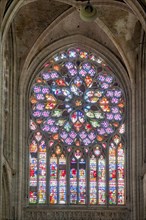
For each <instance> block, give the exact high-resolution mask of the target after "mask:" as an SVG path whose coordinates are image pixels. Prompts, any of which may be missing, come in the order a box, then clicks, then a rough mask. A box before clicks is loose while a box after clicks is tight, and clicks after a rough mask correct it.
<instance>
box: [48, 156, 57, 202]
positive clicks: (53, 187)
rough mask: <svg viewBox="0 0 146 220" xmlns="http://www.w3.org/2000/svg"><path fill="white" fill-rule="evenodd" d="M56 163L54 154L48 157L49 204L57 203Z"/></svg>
mask: <svg viewBox="0 0 146 220" xmlns="http://www.w3.org/2000/svg"><path fill="white" fill-rule="evenodd" d="M57 175H58V164H57V157H56V156H55V154H53V155H52V157H51V158H50V204H56V203H57V187H58V179H57Z"/></svg>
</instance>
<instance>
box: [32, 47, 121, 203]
mask: <svg viewBox="0 0 146 220" xmlns="http://www.w3.org/2000/svg"><path fill="white" fill-rule="evenodd" d="M30 109H31V114H30V130H31V135H30V145H29V146H30V147H29V149H30V162H29V163H30V178H29V179H30V181H29V188H30V191H29V202H30V204H37V203H38V204H41V203H43V204H51V205H54V204H70V205H72V204H84V205H86V204H90V205H106V204H109V205H124V204H125V177H124V173H125V144H124V135H125V122H124V120H125V97H124V92H123V90H122V88H121V86H120V84H119V81H118V79H117V78H116V76H115V75H114V74H113V72H112V71H111V69H110V68H109V67H108V66H107V65H106V64H105V62H104V60H103V59H102V58H100V57H98V56H96V55H95V54H93V53H90V52H86V51H84V50H81V49H77V48H73V49H68V50H66V51H62V52H60V53H58V54H56V55H55V56H53V58H52V59H50V60H49V61H48V62H47V63H46V64H45V65H44V67H43V68H42V70H41V71H40V72H39V74H38V75H37V77H36V79H35V81H34V82H33V85H32V87H31V97H30ZM122 137H123V138H122Z"/></svg>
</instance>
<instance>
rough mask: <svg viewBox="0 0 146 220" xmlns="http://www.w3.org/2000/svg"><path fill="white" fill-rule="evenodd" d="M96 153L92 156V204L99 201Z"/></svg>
mask: <svg viewBox="0 0 146 220" xmlns="http://www.w3.org/2000/svg"><path fill="white" fill-rule="evenodd" d="M96 160H97V159H96V158H95V156H94V155H92V156H91V158H90V204H96V203H97V162H96Z"/></svg>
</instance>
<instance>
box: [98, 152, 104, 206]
mask: <svg viewBox="0 0 146 220" xmlns="http://www.w3.org/2000/svg"><path fill="white" fill-rule="evenodd" d="M98 203H99V204H100V205H103V204H105V203H106V167H105V159H104V157H103V156H102V155H101V156H100V158H99V159H98Z"/></svg>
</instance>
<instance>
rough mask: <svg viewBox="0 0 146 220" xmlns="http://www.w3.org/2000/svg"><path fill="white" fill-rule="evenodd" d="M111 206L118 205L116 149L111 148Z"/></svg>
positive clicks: (112, 144) (112, 146)
mask: <svg viewBox="0 0 146 220" xmlns="http://www.w3.org/2000/svg"><path fill="white" fill-rule="evenodd" d="M109 204H116V147H115V145H114V143H111V144H110V146H109Z"/></svg>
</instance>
